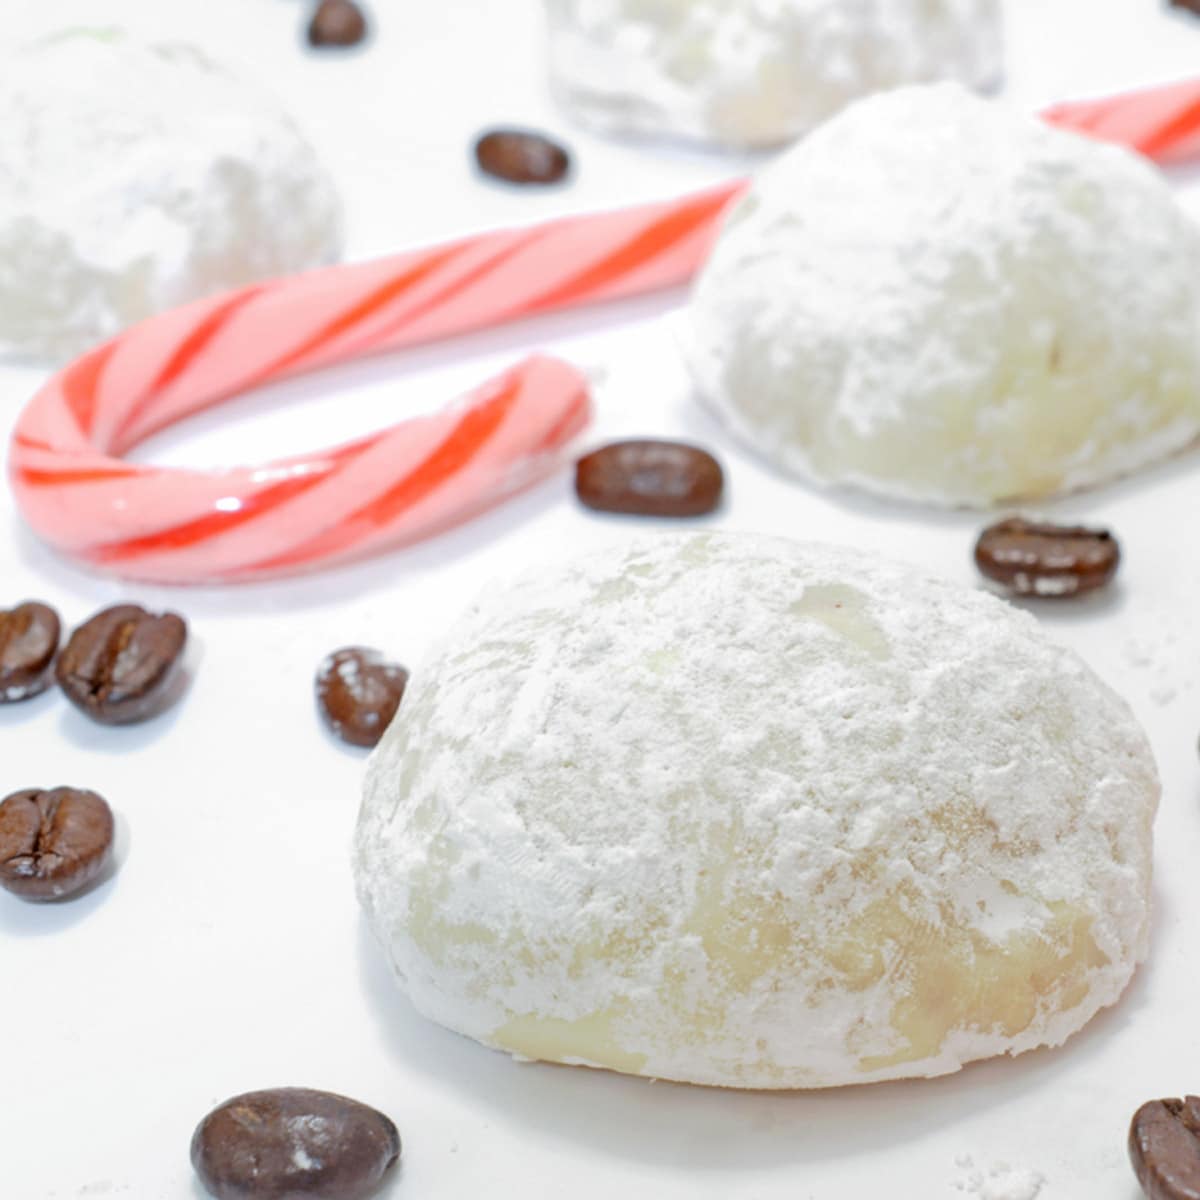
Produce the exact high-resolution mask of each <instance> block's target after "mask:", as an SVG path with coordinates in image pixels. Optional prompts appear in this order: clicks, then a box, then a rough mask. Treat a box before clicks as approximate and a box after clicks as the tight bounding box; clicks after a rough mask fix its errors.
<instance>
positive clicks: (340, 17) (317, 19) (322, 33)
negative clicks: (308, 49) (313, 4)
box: [308, 0, 367, 47]
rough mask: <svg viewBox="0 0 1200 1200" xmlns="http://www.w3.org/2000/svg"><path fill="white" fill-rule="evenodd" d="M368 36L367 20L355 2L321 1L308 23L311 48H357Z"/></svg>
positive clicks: (346, 0) (342, 0) (341, 0)
mask: <svg viewBox="0 0 1200 1200" xmlns="http://www.w3.org/2000/svg"><path fill="white" fill-rule="evenodd" d="M366 36H367V19H366V17H364V16H363V12H362V9H360V8H359V7H358V5H357V4H355V3H354V0H321V3H320V4H318V5H317V10H316V12H314V13H313V15H312V20H311V21H310V22H309V23H308V44H309V45H310V46H317V47H323V46H357V45H358V43H359V42H361V41H362V40H363V39H364V38H365V37H366Z"/></svg>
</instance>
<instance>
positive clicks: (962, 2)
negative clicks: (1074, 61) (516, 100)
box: [547, 0, 1003, 146]
mask: <svg viewBox="0 0 1200 1200" xmlns="http://www.w3.org/2000/svg"><path fill="white" fill-rule="evenodd" d="M547 10H548V15H549V20H550V62H551V72H552V76H553V81H554V85H555V89H556V91H557V93H558V95H559V97H560V98H561V99H562V101H563V102H564V103H565V104H567V105H568V106H569V107H570V108H571V109H572V110H573V111H574V112H575V113H576V114H577V115H578V116H580V117H582V118H583V119H584V120H585V121H587V122H589V123H590V124H592V125H595V126H598V127H600V128H602V129H611V130H620V131H633V132H637V133H672V134H682V135H685V136H688V137H696V138H706V139H711V140H715V141H718V142H724V143H730V144H733V145H740V146H759V145H769V144H774V143H778V142H785V141H790V140H791V139H793V138H795V137H798V136H799V135H800V134H801V133H804V132H806V131H807V130H809V129H811V128H813V127H814V126H815V125H817V124H819V123H820V122H821V121H823V120H825V119H826V118H827V117H829V116H831V115H832V114H833V113H834V112H836V111H837V110H838V109H840V108H842V107H843V106H844V105H846V104H847V103H849V102H850V101H851V100H854V99H856V98H858V97H860V96H864V95H866V94H868V93H869V92H872V91H876V90H880V89H885V88H892V87H896V86H898V85H900V84H905V83H917V82H922V81H926V80H933V79H958V80H961V81H963V82H964V83H970V84H973V85H975V86H980V87H984V86H988V85H990V84H993V83H995V82H996V81H997V80H998V78H999V76H1000V73H1001V65H1000V60H1001V53H1002V42H1003V38H1002V31H1001V23H1000V6H999V4H998V3H997V2H996V0H942V2H941V3H938V4H928V3H925V2H924V0H656V2H655V3H652V4H651V3H647V2H646V0H547Z"/></svg>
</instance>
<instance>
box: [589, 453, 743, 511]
mask: <svg viewBox="0 0 1200 1200" xmlns="http://www.w3.org/2000/svg"><path fill="white" fill-rule="evenodd" d="M724 487H725V477H724V475H723V474H722V472H721V464H720V463H718V462H717V460H716V459H715V458H713V456H712V455H711V454H709V453H708V452H707V451H704V450H701V449H699V448H697V447H696V446H687V445H684V444H683V443H682V442H662V441H632V442H613V443H612V444H611V445H609V446H602V447H601V448H600V449H599V450H594V451H593V452H592V453H591V454H586V455H584V457H583V458H581V459H580V460H579V462H578V463H576V464H575V493H576V495H577V496H578V497H579V499H580V500H581V501H582V503H583V504H585V505H586V506H587V507H588V508H594V509H596V510H598V511H600V512H616V513H639V514H641V515H643V516H650V517H698V516H703V515H704V514H705V513H710V512H712V511H713V509H715V508H716V507H717V505H718V504H720V502H721V493H722V491H723V490H724Z"/></svg>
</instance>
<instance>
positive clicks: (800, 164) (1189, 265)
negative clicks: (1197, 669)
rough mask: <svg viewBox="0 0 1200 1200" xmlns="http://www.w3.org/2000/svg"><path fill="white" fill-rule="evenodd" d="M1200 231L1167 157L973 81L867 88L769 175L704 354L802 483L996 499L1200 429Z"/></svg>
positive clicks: (737, 215)
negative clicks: (882, 91)
mask: <svg viewBox="0 0 1200 1200" xmlns="http://www.w3.org/2000/svg"><path fill="white" fill-rule="evenodd" d="M1198 281H1200V232H1198V231H1197V229H1196V227H1195V225H1194V223H1193V222H1192V221H1191V220H1190V219H1189V218H1188V217H1187V216H1186V214H1185V213H1184V212H1183V211H1182V209H1181V208H1180V207H1179V205H1178V204H1177V203H1176V201H1175V198H1174V196H1173V195H1172V193H1171V191H1170V189H1169V187H1168V186H1167V185H1166V183H1165V182H1164V181H1163V180H1162V179H1161V178H1160V177H1159V176H1158V175H1157V173H1156V172H1155V171H1154V170H1153V168H1151V167H1150V166H1149V165H1148V164H1147V163H1145V162H1144V161H1142V160H1140V159H1138V158H1136V157H1135V156H1134V155H1132V154H1130V153H1128V152H1127V151H1124V150H1122V149H1120V148H1118V147H1115V146H1102V145H1100V144H1098V143H1096V142H1092V141H1088V140H1086V139H1084V138H1081V137H1078V136H1076V135H1074V134H1069V133H1065V132H1062V131H1059V130H1055V129H1052V128H1050V127H1049V126H1047V125H1045V124H1044V123H1042V122H1039V121H1036V120H1034V119H1032V118H1030V117H1026V116H1023V115H1018V114H1015V113H1012V112H1010V111H1007V110H1005V109H1004V108H1002V107H1001V106H999V105H997V104H994V103H991V102H988V101H984V100H980V99H979V98H977V97H974V96H972V95H970V94H969V93H967V92H966V91H964V90H962V89H960V88H957V87H955V86H952V85H948V84H947V85H941V86H935V87H920V88H908V89H900V90H898V91H895V92H892V93H889V94H887V95H884V96H878V97H874V98H872V99H869V100H865V101H862V102H860V103H858V104H856V105H854V106H852V107H851V108H850V109H848V110H847V111H846V112H845V113H843V114H842V115H841V116H839V117H837V118H835V119H834V120H833V121H831V122H829V123H828V124H827V125H825V126H824V127H823V128H821V129H820V130H818V131H817V132H816V133H814V134H813V135H812V136H810V137H809V138H806V139H805V140H804V141H803V142H802V143H801V144H800V145H799V146H797V147H796V148H795V149H794V150H792V151H790V152H789V153H788V154H787V155H785V156H784V157H783V158H781V159H780V160H778V161H777V162H775V163H774V164H773V165H772V166H770V167H769V168H767V170H766V171H765V172H764V173H763V174H762V176H761V177H760V178H759V180H758V181H757V183H756V184H755V186H754V187H753V189H752V190H751V192H750V193H749V194H748V195H747V197H746V198H745V199H744V200H743V202H742V203H741V204H740V205H739V206H738V207H737V208H736V209H735V210H734V211H733V213H732V215H731V217H730V219H729V221H728V224H727V227H726V229H725V231H724V232H723V234H722V236H721V239H720V241H719V243H718V245H717V247H716V249H715V251H714V253H713V255H712V258H711V260H710V262H709V264H708V266H707V267H706V269H705V271H704V272H703V273H702V275H701V277H700V279H699V281H698V283H697V286H696V289H695V293H694V298H693V302H692V305H691V308H690V311H689V314H688V323H687V328H686V332H685V335H684V342H685V346H684V348H685V353H686V356H687V358H688V362H689V365H690V367H691V370H692V373H693V376H694V378H695V379H696V382H697V384H698V387H699V391H700V394H701V395H702V397H703V398H704V399H705V400H706V401H707V402H708V403H709V404H710V405H711V406H712V407H713V408H714V410H715V411H716V412H717V414H718V415H719V416H720V417H721V418H722V419H723V420H724V421H726V422H727V423H728V425H729V426H730V427H731V429H732V430H733V431H734V432H735V433H737V434H738V435H739V436H740V437H742V438H743V439H745V440H746V441H748V442H750V443H752V444H753V445H754V446H755V447H756V448H757V449H759V450H760V451H761V452H762V453H763V454H764V455H766V456H767V457H768V458H770V459H771V460H773V461H774V462H776V463H778V464H780V465H781V466H783V467H785V468H786V469H788V470H790V471H792V472H795V473H797V474H800V475H803V476H806V477H809V478H814V479H817V480H820V481H827V482H833V483H849V484H853V485H855V486H859V487H862V488H866V489H868V490H870V491H874V492H878V493H881V494H884V495H889V496H900V497H904V498H909V499H914V500H921V501H928V502H933V503H938V504H950V505H970V506H981V505H989V504H993V503H999V502H1004V501H1011V500H1015V499H1021V498H1036V497H1039V496H1046V495H1050V494H1053V493H1056V492H1062V491H1069V490H1072V489H1075V488H1080V487H1086V486H1089V485H1092V484H1095V483H1098V482H1101V481H1103V480H1106V479H1110V478H1113V477H1115V476H1117V475H1120V474H1123V473H1126V472H1129V471H1131V470H1134V469H1135V468H1137V467H1140V466H1142V465H1144V464H1146V463H1149V462H1152V461H1154V460H1156V459H1159V458H1162V457H1164V456H1165V455H1167V454H1169V453H1171V452H1173V451H1175V450H1178V449H1179V448H1181V447H1182V446H1184V445H1186V444H1187V443H1189V442H1190V441H1192V440H1193V439H1194V438H1195V437H1196V436H1197V434H1198V433H1200V336H1198V335H1200V282H1198Z"/></svg>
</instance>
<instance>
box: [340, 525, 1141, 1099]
mask: <svg viewBox="0 0 1200 1200" xmlns="http://www.w3.org/2000/svg"><path fill="white" fill-rule="evenodd" d="M1157 797H1158V782H1157V778H1156V773H1155V767H1154V763H1153V760H1152V759H1151V756H1150V751H1149V749H1148V747H1147V745H1146V740H1145V738H1144V737H1143V735H1142V733H1141V732H1140V730H1139V729H1138V727H1137V725H1136V724H1135V722H1134V720H1133V718H1132V717H1131V715H1130V713H1129V710H1128V708H1127V707H1126V706H1125V704H1124V703H1123V702H1122V701H1121V700H1119V699H1118V698H1117V697H1116V696H1115V695H1113V693H1112V692H1110V691H1109V690H1108V688H1106V687H1105V686H1104V685H1103V684H1102V683H1100V682H1099V681H1098V680H1097V679H1096V677H1095V676H1094V675H1092V674H1091V672H1090V671H1089V670H1088V669H1087V668H1086V667H1085V666H1084V665H1083V664H1082V663H1081V662H1080V661H1079V660H1078V659H1077V658H1076V657H1075V656H1074V655H1073V654H1071V653H1070V652H1068V651H1066V650H1063V649H1060V648H1059V647H1057V646H1055V645H1053V644H1052V643H1051V642H1050V641H1048V640H1047V638H1046V637H1045V636H1044V635H1043V634H1042V632H1041V630H1040V629H1039V627H1038V625H1037V624H1035V622H1034V621H1033V620H1032V618H1030V617H1029V616H1028V615H1026V614H1024V613H1021V612H1018V611H1016V610H1014V609H1012V608H1010V607H1008V606H1006V605H1004V604H1003V603H1002V602H1000V601H999V600H996V599H994V598H992V597H990V596H987V595H984V594H982V593H979V592H972V591H967V590H964V589H960V588H957V587H952V586H950V585H949V584H946V583H941V582H938V581H936V580H934V579H931V578H927V577H925V576H924V575H921V574H917V573H915V572H914V571H912V570H911V569H908V568H905V567H901V566H896V565H893V564H891V563H886V562H883V563H881V562H878V561H877V560H876V559H874V558H873V557H870V556H867V555H864V554H861V553H857V552H854V551H850V550H840V549H833V548H829V547H822V546H816V545H800V544H795V543H792V542H787V541H780V540H775V539H771V538H762V537H754V536H728V535H711V534H710V535H701V536H691V537H683V538H675V537H668V536H664V537H662V538H660V539H656V540H654V541H652V542H648V543H644V544H635V545H633V546H632V547H629V546H627V547H624V548H617V549H614V550H609V551H605V552H600V553H593V554H592V555H591V556H590V557H589V558H586V559H582V560H580V561H577V562H573V563H567V564H565V565H564V564H561V563H560V564H558V565H555V566H550V567H546V568H543V569H542V570H540V571H538V572H537V573H536V574H533V575H530V576H528V577H527V578H525V579H523V580H522V581H520V582H518V583H517V584H516V585H515V586H512V587H509V588H507V589H506V590H497V589H493V590H492V591H491V592H490V593H488V594H487V595H486V596H485V597H484V598H483V599H482V600H480V601H479V602H478V604H477V605H476V607H475V608H474V609H473V610H472V611H471V612H470V613H469V614H468V615H467V616H466V618H465V619H464V620H463V621H462V623H461V624H460V625H459V626H458V627H457V628H456V629H455V630H454V631H453V633H452V634H451V635H450V637H449V640H448V641H447V642H446V643H445V644H444V646H443V647H442V648H441V649H440V650H439V651H438V652H437V653H435V654H434V656H433V658H432V661H430V662H428V663H426V665H425V667H424V669H423V670H421V671H419V672H417V674H416V675H415V677H414V679H413V682H412V684H411V685H410V689H409V692H408V694H407V695H406V696H405V700H404V704H403V705H402V706H401V709H400V712H399V715H398V717H397V719H396V721H395V722H394V723H393V724H392V725H391V727H390V728H389V729H388V732H387V733H386V735H385V736H384V739H383V741H382V742H381V743H380V745H379V747H378V749H377V750H376V752H375V754H374V756H373V758H372V760H371V762H370V765H369V769H368V773H367V780H366V787H365V798H364V802H363V807H362V812H361V816H360V819H359V825H358V831H357V838H356V851H355V855H356V857H355V868H356V874H357V881H358V889H359V895H360V897H361V900H362V902H363V904H364V905H365V907H366V911H367V913H368V914H369V918H370V921H371V923H372V925H373V927H374V929H375V932H376V933H377V935H378V937H379V938H380V940H381V941H382V942H383V944H384V946H385V947H386V948H387V951H388V953H389V954H390V956H391V958H392V961H393V963H394V964H395V967H396V970H397V972H398V974H399V975H400V978H401V980H402V981H403V983H404V987H405V989H406V990H407V992H408V994H409V996H410V997H411V998H412V1001H413V1003H414V1004H415V1005H416V1007H417V1008H418V1009H419V1010H420V1011H421V1012H422V1013H424V1014H425V1015H427V1016H429V1017H431V1018H432V1019H433V1020H435V1021H438V1022H440V1023H441V1024H444V1025H448V1026H449V1027H450V1028H452V1029H455V1030H458V1031H459V1032H461V1033H465V1034H468V1035H469V1036H471V1037H473V1038H477V1039H478V1040H479V1041H481V1042H485V1043H486V1044H488V1045H490V1046H496V1047H500V1048H502V1049H504V1050H508V1051H510V1052H512V1053H513V1054H516V1055H520V1056H524V1057H528V1058H534V1059H549V1060H553V1061H556V1062H566V1063H583V1064H586V1065H589V1066H598V1067H611V1068H612V1069H614V1070H617V1071H625V1072H629V1073H631V1074H637V1075H648V1076H654V1077H658V1078H663V1079H676V1080H684V1081H688V1082H693V1083H704V1084H717V1085H723V1086H729V1087H754V1088H793V1087H828V1086H833V1085H837V1084H847V1083H863V1082H867V1081H870V1080H880V1079H895V1078H899V1077H903V1076H912V1075H938V1074H942V1073H944V1072H949V1071H954V1070H956V1069H957V1068H958V1067H960V1066H961V1065H962V1064H963V1063H965V1062H968V1061H969V1060H971V1059H977V1058H983V1057H985V1056H987V1055H994V1054H1001V1053H1004V1052H1008V1053H1017V1052H1019V1051H1023V1050H1029V1049H1031V1048H1033V1047H1034V1046H1040V1045H1043V1044H1056V1043H1058V1042H1061V1041H1062V1040H1063V1039H1064V1038H1066V1037H1067V1036H1068V1035H1069V1034H1071V1033H1073V1032H1074V1031H1075V1030H1077V1029H1079V1028H1080V1026H1082V1025H1083V1024H1084V1023H1085V1022H1086V1021H1087V1020H1088V1019H1089V1018H1090V1017H1091V1016H1092V1015H1093V1014H1094V1013H1095V1012H1096V1011H1097V1009H1099V1008H1101V1007H1102V1006H1104V1005H1107V1004H1112V1003H1113V1002H1114V1001H1115V1000H1116V999H1117V997H1118V995H1119V994H1120V992H1121V990H1122V988H1123V987H1124V986H1125V984H1126V983H1127V982H1128V981H1129V978H1130V976H1131V974H1132V973H1133V969H1134V965H1135V964H1136V963H1137V962H1138V961H1139V960H1140V959H1141V958H1142V957H1143V956H1144V954H1145V952H1146V939H1147V920H1148V905H1149V887H1150V825H1151V820H1152V818H1153V815H1154V810H1155V807H1156V804H1157Z"/></svg>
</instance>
